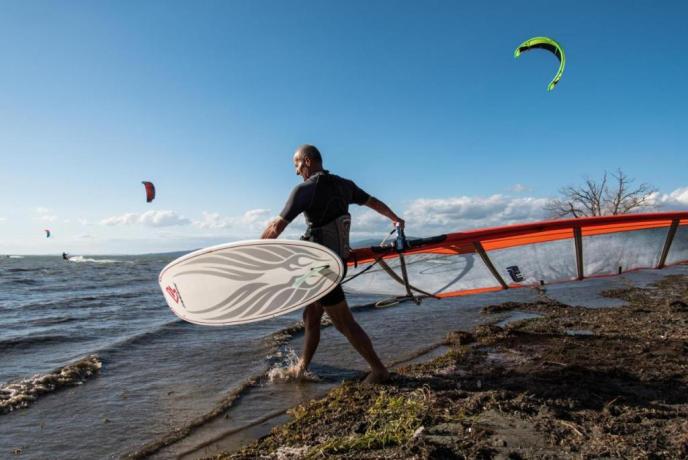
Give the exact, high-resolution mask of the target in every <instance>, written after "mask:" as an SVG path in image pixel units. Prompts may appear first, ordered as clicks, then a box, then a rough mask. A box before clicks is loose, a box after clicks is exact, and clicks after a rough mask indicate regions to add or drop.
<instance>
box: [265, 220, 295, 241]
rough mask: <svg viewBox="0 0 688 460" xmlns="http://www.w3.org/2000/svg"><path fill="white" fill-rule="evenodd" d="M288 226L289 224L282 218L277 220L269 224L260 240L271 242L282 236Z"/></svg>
mask: <svg viewBox="0 0 688 460" xmlns="http://www.w3.org/2000/svg"><path fill="white" fill-rule="evenodd" d="M287 225H289V222H287V221H286V220H284V219H282V218H281V217H277V218H275V219H274V220H273V221H272V222H270V223H269V224H268V226H267V227H266V228H265V230H263V233H262V234H261V235H260V239H261V240H271V239H275V238H277V237H278V236H280V235H281V234H282V232H283V231H284V229H285V228H287Z"/></svg>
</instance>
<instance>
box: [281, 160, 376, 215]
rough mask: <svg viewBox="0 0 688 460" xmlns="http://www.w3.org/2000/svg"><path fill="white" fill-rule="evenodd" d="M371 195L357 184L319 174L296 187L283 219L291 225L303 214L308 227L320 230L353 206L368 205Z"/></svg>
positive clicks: (326, 172) (323, 173)
mask: <svg viewBox="0 0 688 460" xmlns="http://www.w3.org/2000/svg"><path fill="white" fill-rule="evenodd" d="M369 198H370V195H369V194H367V193H366V192H365V191H363V190H362V189H360V188H359V187H358V186H357V185H356V184H355V183H354V182H353V181H351V180H349V179H344V178H343V177H339V176H337V175H335V174H330V173H329V172H328V171H319V172H317V173H315V174H314V175H312V176H311V177H309V178H308V179H306V180H305V181H303V183H301V184H299V185H297V186H296V187H294V190H292V192H291V195H289V199H288V200H287V203H286V204H285V205H284V209H282V212H281V213H280V217H282V219H284V220H286V221H287V222H291V221H292V220H294V219H295V218H296V216H298V215H299V214H301V213H304V216H305V217H306V223H307V224H308V225H309V226H312V227H319V226H321V225H325V224H327V223H328V222H330V221H332V220H334V219H336V218H337V217H339V216H341V215H343V214H346V213H347V212H348V211H349V205H350V204H358V205H363V204H365V203H366V202H367V201H368V199H369Z"/></svg>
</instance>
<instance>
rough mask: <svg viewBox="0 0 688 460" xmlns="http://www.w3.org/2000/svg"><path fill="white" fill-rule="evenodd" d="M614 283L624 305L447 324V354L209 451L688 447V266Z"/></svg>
mask: <svg viewBox="0 0 688 460" xmlns="http://www.w3.org/2000/svg"><path fill="white" fill-rule="evenodd" d="M604 295H605V296H607V297H609V298H615V299H622V300H624V301H625V302H627V305H626V306H624V307H615V308H598V309H591V308H586V307H585V306H570V305H565V304H562V303H559V302H557V301H556V300H554V299H552V298H549V297H548V296H547V294H546V292H545V291H543V292H541V293H540V298H539V300H538V301H537V302H532V303H527V304H524V303H516V302H510V303H504V304H498V305H491V306H488V307H485V308H484V312H485V313H494V312H509V311H528V312H533V313H537V314H539V315H541V316H539V317H537V318H534V319H527V320H522V321H516V322H512V323H509V324H508V325H506V326H505V327H499V326H497V325H495V324H492V325H485V326H480V327H478V328H476V329H475V330H472V331H456V332H453V333H450V334H449V335H448V336H447V337H446V346H447V347H448V352H447V353H446V354H444V355H443V356H440V357H438V358H436V359H433V360H432V361H430V362H426V363H422V364H415V365H409V366H406V367H401V368H397V369H395V372H394V373H393V376H392V379H391V381H390V382H388V383H387V384H384V385H363V384H360V383H357V382H347V383H344V384H343V385H341V386H339V387H336V388H335V389H333V390H331V391H330V392H329V393H328V394H327V396H326V397H324V398H322V399H318V400H314V401H311V402H309V403H306V404H303V405H300V406H298V407H295V408H293V409H292V410H290V411H289V415H290V419H289V421H288V422H287V423H286V424H284V425H281V426H278V427H275V428H274V429H273V430H272V432H271V433H270V434H269V435H267V436H265V437H263V438H261V439H259V440H257V441H255V442H254V443H252V444H251V445H249V446H247V447H245V448H244V449H243V450H241V451H239V452H228V453H224V454H221V455H218V456H216V457H212V458H218V459H255V458H266V459H267V458H270V459H273V458H274V459H290V458H294V459H295V458H323V457H327V458H351V459H353V458H389V459H392V458H415V459H425V458H514V459H515V458H685V457H686V456H688V392H687V391H686V390H687V389H688V388H686V387H687V384H688V328H687V326H688V276H685V275H672V276H669V277H667V278H665V279H662V280H660V281H658V282H656V283H655V284H652V285H649V286H647V287H645V288H638V287H629V288H625V289H616V290H613V291H607V292H605V294H604Z"/></svg>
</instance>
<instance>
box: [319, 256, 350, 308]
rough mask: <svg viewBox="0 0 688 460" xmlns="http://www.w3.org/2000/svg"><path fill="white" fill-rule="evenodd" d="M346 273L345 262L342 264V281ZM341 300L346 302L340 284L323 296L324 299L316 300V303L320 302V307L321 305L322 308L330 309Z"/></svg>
mask: <svg viewBox="0 0 688 460" xmlns="http://www.w3.org/2000/svg"><path fill="white" fill-rule="evenodd" d="M346 272H347V266H346V262H344V274H343V275H342V279H344V278H346ZM343 300H346V297H344V289H342V285H341V283H340V284H338V285H337V287H336V288H334V289H332V290H331V291H330V292H328V293H327V295H325V297H323V298H321V299H320V300H318V302H320V305H322V306H323V307H332V306H334V305H337V304H338V303H339V302H341V301H343Z"/></svg>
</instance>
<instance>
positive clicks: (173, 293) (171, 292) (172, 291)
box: [165, 286, 179, 303]
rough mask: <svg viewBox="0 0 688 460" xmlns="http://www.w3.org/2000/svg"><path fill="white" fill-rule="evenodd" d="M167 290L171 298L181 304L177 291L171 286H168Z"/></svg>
mask: <svg viewBox="0 0 688 460" xmlns="http://www.w3.org/2000/svg"><path fill="white" fill-rule="evenodd" d="M165 290H166V291H167V293H168V294H169V295H170V297H172V299H174V301H175V302H176V303H179V293H178V292H177V290H176V289H174V288H172V287H171V286H167V287H166V288H165Z"/></svg>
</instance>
